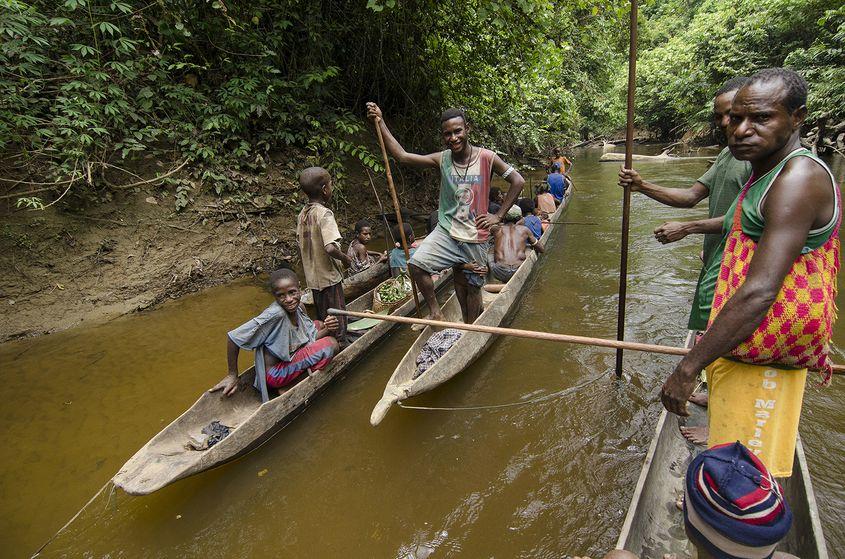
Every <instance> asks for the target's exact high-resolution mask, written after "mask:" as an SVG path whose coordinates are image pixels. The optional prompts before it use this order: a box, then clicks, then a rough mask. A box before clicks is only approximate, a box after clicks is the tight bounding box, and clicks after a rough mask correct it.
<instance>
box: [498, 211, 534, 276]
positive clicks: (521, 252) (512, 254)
mask: <svg viewBox="0 0 845 559" xmlns="http://www.w3.org/2000/svg"><path fill="white" fill-rule="evenodd" d="M512 209H513V208H512ZM520 217H522V215H521V213H520V212H519V211H518V208H517V211H515V212H510V211H509V212H508V213H507V215H506V216H505V224H504V225H499V226H494V227H493V242H494V243H495V244H494V247H493V255H492V256H491V257H490V258H489V259H488V265H489V267H490V271H491V272H492V273H493V277H494V278H496V279H497V280H499V281H501V282H503V283H504V282H507V281H508V280H509V279H511V277H513V275H514V274H515V273H516V271H517V270H518V269H519V265H520V264H522V263H523V262H525V259H526V258H527V257H528V254H527V250H528V247H531V248H533V249H534V250H536V251H537V252H543V250H544V248H543V243H542V241H540V240H539V239H537V237H535V236H534V233H532V232H531V229H529V228H528V227H526V226H524V225H517V223H516V222H517V221H519V219H520Z"/></svg>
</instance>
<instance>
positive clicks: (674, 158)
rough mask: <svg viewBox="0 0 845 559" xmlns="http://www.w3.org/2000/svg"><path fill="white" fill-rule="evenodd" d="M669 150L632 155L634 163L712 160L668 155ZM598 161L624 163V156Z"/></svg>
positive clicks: (601, 158)
mask: <svg viewBox="0 0 845 559" xmlns="http://www.w3.org/2000/svg"><path fill="white" fill-rule="evenodd" d="M670 151H671V150H668V149H667V150H665V151H664V152H663V153H661V154H660V155H639V154H637V153H635V154H634V155H633V157H634V161H690V160H693V159H713V157H708V156H694V157H679V156H677V155H670V154H669V152H670ZM599 161H602V162H607V161H625V154H624V153H605V154H602V156H601V157H600V158H599Z"/></svg>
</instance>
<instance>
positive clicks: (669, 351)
mask: <svg viewBox="0 0 845 559" xmlns="http://www.w3.org/2000/svg"><path fill="white" fill-rule="evenodd" d="M328 313H329V314H334V315H338V316H354V317H356V318H373V319H375V320H388V321H390V322H399V323H401V324H423V325H425V326H432V327H434V328H454V329H455V330H466V331H468V332H481V333H484V334H495V335H497V336H513V337H515V338H528V339H531V340H546V341H550V342H562V343H568V344H579V345H589V346H597V347H609V348H615V349H616V350H621V349H630V350H632V351H644V352H648V353H661V354H664V355H686V354H687V353H689V351H690V350H689V349H688V348H685V347H673V346H665V345H657V344H643V343H639V342H626V341H620V340H606V339H604V338H591V337H588V336H573V335H571V334H553V333H551V332H538V331H536V330H521V329H519V328H502V327H501V326H482V325H479V324H465V323H463V322H446V321H444V320H430V319H427V318H407V317H404V316H394V315H381V314H378V315H377V314H373V313H363V312H353V311H342V310H339V309H329V310H328ZM833 374H835V375H842V374H845V365H833Z"/></svg>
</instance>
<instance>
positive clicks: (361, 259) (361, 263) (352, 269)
mask: <svg viewBox="0 0 845 559" xmlns="http://www.w3.org/2000/svg"><path fill="white" fill-rule="evenodd" d="M372 238H373V228H372V225H370V222H369V221H367V220H366V219H360V220H358V222H357V223H355V238H354V239H352V242H351V243H349V249H347V251H346V255H347V256H348V257H349V258H351V259H352V264H351V265H350V266H349V275H350V276H351V275H353V274H357V273H358V272H363V271H364V270H366V269H367V268H369V267H370V266H372V265H373V264H377V263H379V262H384V261H385V260H387V252H384V253H381V252H374V251H372V250H367V245H368V244H369V243H370V241H371V240H372Z"/></svg>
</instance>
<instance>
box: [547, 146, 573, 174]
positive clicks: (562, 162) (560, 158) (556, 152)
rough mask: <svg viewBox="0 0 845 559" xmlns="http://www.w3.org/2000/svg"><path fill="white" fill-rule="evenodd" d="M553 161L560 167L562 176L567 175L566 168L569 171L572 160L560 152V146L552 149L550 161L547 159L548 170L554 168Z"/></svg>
mask: <svg viewBox="0 0 845 559" xmlns="http://www.w3.org/2000/svg"><path fill="white" fill-rule="evenodd" d="M555 163H557V164H558V166H559V167H560V173H561V175H563V176H566V175H567V168H568V169H569V171H571V170H572V161H570V160H569V159H568V158H567V157H566V156H565V155H563V154H562V153H561V152H560V148H555V149H553V150H552V159H551V161H549V169H550V170H551V169H552V168H554V166H555Z"/></svg>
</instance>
